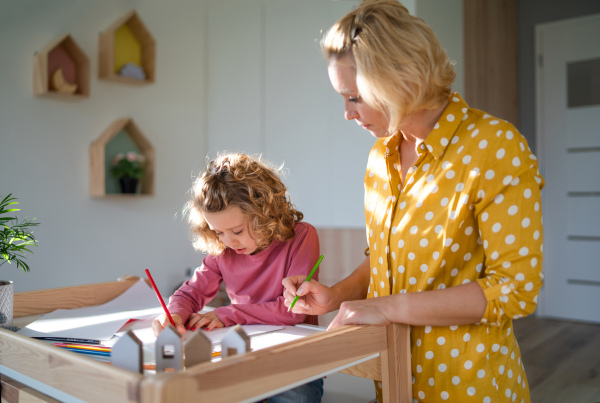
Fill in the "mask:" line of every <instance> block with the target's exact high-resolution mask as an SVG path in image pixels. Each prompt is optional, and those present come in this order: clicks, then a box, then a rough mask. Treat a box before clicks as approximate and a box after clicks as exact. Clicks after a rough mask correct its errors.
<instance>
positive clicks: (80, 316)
mask: <svg viewBox="0 0 600 403" xmlns="http://www.w3.org/2000/svg"><path fill="white" fill-rule="evenodd" d="M161 312H162V307H161V305H160V302H159V301H158V298H157V297H156V294H155V293H154V291H153V290H152V288H150V287H149V286H148V285H147V284H146V282H145V281H144V280H141V279H140V281H138V282H137V283H135V284H134V285H132V286H131V287H129V289H128V290H126V291H125V292H124V293H122V294H121V295H119V296H118V297H116V298H115V299H113V300H111V301H109V302H107V303H105V304H102V305H95V306H89V307H83V308H76V309H58V310H56V311H54V312H51V313H49V314H47V315H44V316H43V317H42V318H40V319H38V320H36V321H35V322H33V323H30V324H29V325H27V326H26V327H24V328H22V329H21V330H19V331H18V333H20V334H22V335H24V336H29V337H66V338H75V339H93V340H101V341H107V340H110V339H111V338H112V337H113V336H114V334H115V333H116V332H117V331H118V330H119V329H120V328H121V327H122V326H123V325H124V324H125V323H127V321H128V320H129V319H132V318H147V317H154V316H156V315H158V314H160V313H161Z"/></svg>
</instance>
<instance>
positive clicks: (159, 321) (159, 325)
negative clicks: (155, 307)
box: [152, 313, 185, 337]
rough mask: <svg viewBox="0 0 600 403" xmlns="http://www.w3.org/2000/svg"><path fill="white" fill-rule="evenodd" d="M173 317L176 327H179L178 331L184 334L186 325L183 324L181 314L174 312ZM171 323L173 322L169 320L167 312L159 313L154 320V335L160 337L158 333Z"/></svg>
mask: <svg viewBox="0 0 600 403" xmlns="http://www.w3.org/2000/svg"><path fill="white" fill-rule="evenodd" d="M171 317H172V318H173V322H175V327H176V328H177V331H178V332H179V333H180V334H184V333H185V326H183V320H182V319H181V316H179V315H178V314H176V313H174V314H172V315H171ZM170 324H171V322H170V321H169V318H168V317H167V315H166V314H164V313H163V314H162V315H159V316H157V317H156V318H154V320H153V321H152V332H154V335H155V336H157V337H158V334H159V333H160V332H162V331H163V329H164V328H165V327H167V326H169V325H170Z"/></svg>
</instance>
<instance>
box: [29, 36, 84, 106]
mask: <svg viewBox="0 0 600 403" xmlns="http://www.w3.org/2000/svg"><path fill="white" fill-rule="evenodd" d="M33 93H34V94H35V95H36V96H45V97H52V98H60V99H77V98H87V97H88V96H89V95H90V61H89V59H88V57H87V56H86V55H85V53H83V51H82V50H81V49H80V48H79V46H78V45H77V43H75V41H74V40H73V38H72V37H71V35H64V36H61V37H60V38H57V39H55V40H54V41H52V42H50V43H49V44H48V45H47V46H46V47H44V48H43V49H42V50H40V51H38V52H37V53H36V54H35V57H34V61H33Z"/></svg>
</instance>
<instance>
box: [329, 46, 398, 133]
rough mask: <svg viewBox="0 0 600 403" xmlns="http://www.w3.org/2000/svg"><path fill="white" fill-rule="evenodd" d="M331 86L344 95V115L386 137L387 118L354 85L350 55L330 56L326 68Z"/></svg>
mask: <svg viewBox="0 0 600 403" xmlns="http://www.w3.org/2000/svg"><path fill="white" fill-rule="evenodd" d="M327 70H328V72H329V80H330V81H331V85H333V88H334V89H335V90H336V91H337V92H338V93H339V94H340V95H341V96H342V97H344V117H345V118H346V119H347V120H352V119H355V120H356V123H358V124H359V125H360V126H362V127H363V128H364V129H366V130H368V131H370V132H371V134H372V135H373V136H375V137H387V136H389V134H388V126H389V120H388V118H387V117H386V116H385V115H384V114H383V112H381V111H380V110H379V109H375V108H372V107H371V106H369V105H367V104H366V103H365V102H364V101H363V99H362V98H361V96H360V94H359V93H358V88H357V86H356V68H355V67H354V60H353V59H352V56H351V55H346V56H343V57H341V58H331V59H330V60H329V66H328V68H327Z"/></svg>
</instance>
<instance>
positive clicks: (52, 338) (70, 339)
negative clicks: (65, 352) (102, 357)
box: [32, 336, 100, 344]
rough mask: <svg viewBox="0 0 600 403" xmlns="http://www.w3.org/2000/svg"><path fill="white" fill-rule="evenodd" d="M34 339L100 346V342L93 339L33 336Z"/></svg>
mask: <svg viewBox="0 0 600 403" xmlns="http://www.w3.org/2000/svg"><path fill="white" fill-rule="evenodd" d="M32 338H33V339H38V340H49V341H60V342H63V343H89V344H100V340H92V339H77V338H72V337H51V336H48V337H46V336H44V337H37V336H33V337H32Z"/></svg>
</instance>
